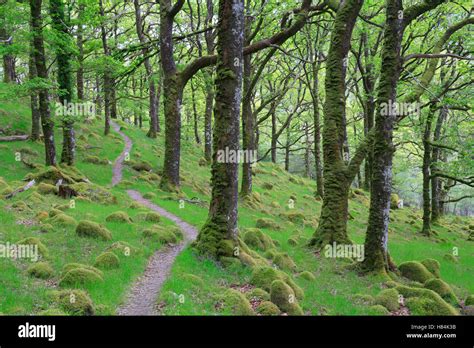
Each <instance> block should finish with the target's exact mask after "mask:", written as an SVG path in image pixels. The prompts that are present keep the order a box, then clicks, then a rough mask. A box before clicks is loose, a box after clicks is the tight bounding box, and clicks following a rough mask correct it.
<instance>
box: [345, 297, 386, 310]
mask: <svg viewBox="0 0 474 348" xmlns="http://www.w3.org/2000/svg"><path fill="white" fill-rule="evenodd" d="M352 299H353V300H354V301H355V302H356V303H362V304H366V305H373V304H374V302H375V299H374V297H373V296H372V295H369V294H355V295H353V296H352ZM384 308H385V307H384Z"/></svg>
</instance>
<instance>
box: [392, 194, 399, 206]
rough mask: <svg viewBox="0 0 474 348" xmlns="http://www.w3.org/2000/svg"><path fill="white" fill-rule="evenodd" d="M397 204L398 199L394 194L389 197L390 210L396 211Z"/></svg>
mask: <svg viewBox="0 0 474 348" xmlns="http://www.w3.org/2000/svg"><path fill="white" fill-rule="evenodd" d="M398 202H400V197H398V195H397V194H396V193H392V194H391V195H390V208H391V209H398Z"/></svg>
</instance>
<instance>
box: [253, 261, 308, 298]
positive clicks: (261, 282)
mask: <svg viewBox="0 0 474 348" xmlns="http://www.w3.org/2000/svg"><path fill="white" fill-rule="evenodd" d="M275 280H282V281H284V282H285V283H286V284H288V285H289V286H290V287H291V288H292V289H293V291H294V292H295V294H296V297H297V298H298V299H301V298H303V297H304V292H303V290H302V289H301V288H300V287H299V286H298V285H296V283H295V282H294V281H293V280H292V279H291V277H290V276H289V275H288V274H286V273H285V272H282V271H279V270H277V269H275V268H273V267H269V266H259V267H256V268H255V269H254V270H253V272H252V276H251V278H250V284H252V285H255V286H257V287H259V288H262V289H264V290H265V291H268V292H269V291H270V290H271V286H272V283H273V281H275Z"/></svg>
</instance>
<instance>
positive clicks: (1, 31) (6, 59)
mask: <svg viewBox="0 0 474 348" xmlns="http://www.w3.org/2000/svg"><path fill="white" fill-rule="evenodd" d="M6 1H7V0H1V1H0V6H5V4H6ZM3 20H4V18H2V22H3ZM0 40H1V42H2V43H3V46H4V48H3V49H4V50H5V51H6V52H3V54H2V59H3V82H4V83H12V82H13V83H14V82H16V69H15V56H14V55H13V54H11V53H9V52H8V51H9V49H8V47H9V46H11V45H12V44H13V38H12V36H11V35H9V33H8V31H7V29H6V26H5V27H4V26H3V23H2V26H1V27H0Z"/></svg>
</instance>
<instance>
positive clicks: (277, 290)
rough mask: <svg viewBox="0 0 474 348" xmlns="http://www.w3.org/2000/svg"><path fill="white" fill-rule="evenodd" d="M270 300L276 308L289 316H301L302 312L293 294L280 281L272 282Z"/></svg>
mask: <svg viewBox="0 0 474 348" xmlns="http://www.w3.org/2000/svg"><path fill="white" fill-rule="evenodd" d="M270 299H271V301H272V302H273V303H274V304H276V305H277V306H278V308H280V309H281V310H282V311H283V312H286V313H288V314H289V315H303V310H302V309H301V307H300V306H299V305H298V303H297V302H296V295H295V292H294V291H293V289H292V288H291V287H290V286H289V285H288V284H286V283H285V282H284V281H282V280H275V281H273V283H272V285H271V289H270Z"/></svg>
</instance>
